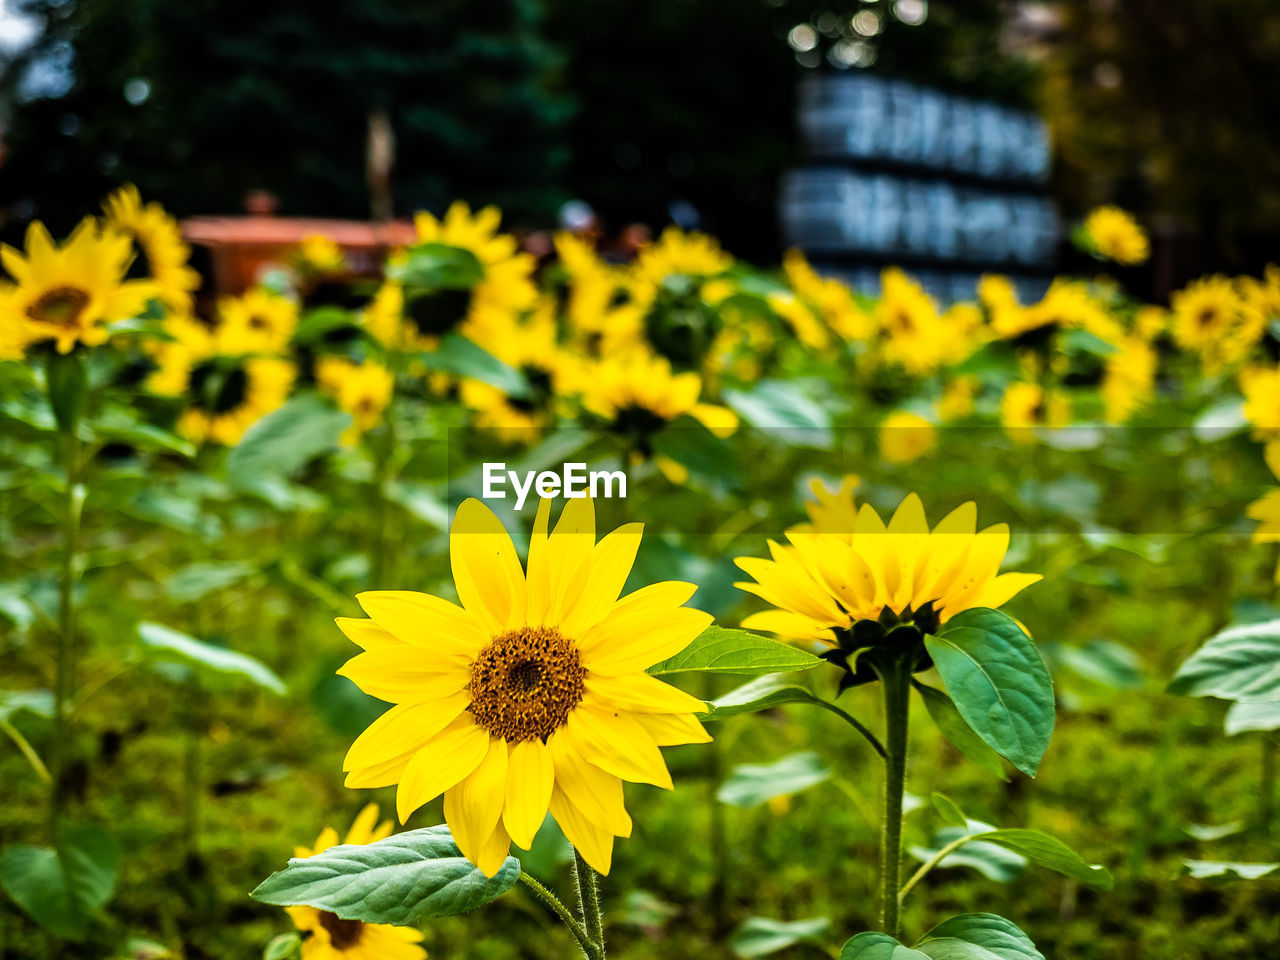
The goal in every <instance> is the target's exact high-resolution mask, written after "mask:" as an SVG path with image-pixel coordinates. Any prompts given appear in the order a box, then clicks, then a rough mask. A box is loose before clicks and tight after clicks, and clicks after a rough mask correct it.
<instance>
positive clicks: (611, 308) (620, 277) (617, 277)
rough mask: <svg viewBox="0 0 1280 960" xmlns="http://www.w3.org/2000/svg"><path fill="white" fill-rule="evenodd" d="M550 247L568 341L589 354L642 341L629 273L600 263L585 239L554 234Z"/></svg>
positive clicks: (615, 350)
mask: <svg viewBox="0 0 1280 960" xmlns="http://www.w3.org/2000/svg"><path fill="white" fill-rule="evenodd" d="M555 248H556V254H557V256H558V257H559V261H560V266H561V268H563V270H564V273H565V278H566V281H567V283H568V291H567V300H566V302H565V317H566V319H567V321H568V326H569V339H570V341H571V342H572V343H573V344H574V345H575V346H576V347H577V348H578V349H579V350H581V351H582V352H583V353H584V354H586V355H588V356H593V357H607V356H610V355H612V354H615V353H619V352H623V351H627V350H633V349H635V348H636V347H639V346H640V345H642V344H643V343H644V308H643V307H642V306H641V305H639V304H637V303H636V301H635V298H634V296H633V293H632V288H633V285H634V281H633V280H632V278H631V276H630V274H629V273H628V272H627V271H625V270H623V269H621V268H619V267H615V266H613V265H612V264H609V263H605V261H604V260H602V259H601V258H600V257H599V255H598V254H597V253H596V252H595V249H594V248H593V247H592V246H591V245H590V244H589V243H587V242H586V241H585V240H582V239H581V238H579V237H576V236H574V235H573V234H571V233H559V234H556V237H555Z"/></svg>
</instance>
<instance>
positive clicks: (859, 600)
mask: <svg viewBox="0 0 1280 960" xmlns="http://www.w3.org/2000/svg"><path fill="white" fill-rule="evenodd" d="M977 517H978V511H977V507H976V506H975V505H974V504H973V503H972V502H970V503H965V504H962V505H961V506H959V507H957V508H956V509H955V510H953V511H951V513H949V514H948V515H947V516H946V517H945V518H943V520H942V521H941V522H939V523H938V525H937V526H935V527H934V528H933V529H932V530H930V529H929V524H928V522H927V520H926V518H925V512H924V506H923V504H922V503H921V502H920V498H919V497H918V496H917V495H916V494H914V493H913V494H910V495H909V496H907V498H906V499H904V500H903V501H902V503H901V504H900V505H899V506H898V509H897V510H896V511H895V512H894V514H893V517H892V519H890V521H889V523H888V524H887V525H886V524H885V523H884V522H883V521H882V520H881V519H880V516H879V514H877V513H876V511H875V510H874V509H873V508H872V507H871V506H870V505H869V504H865V503H864V504H863V505H862V506H861V507H860V508H859V509H858V511H857V515H856V517H855V519H854V523H853V527H852V529H851V531H849V532H845V533H826V532H821V530H817V531H804V530H798V529H793V530H789V531H787V539H788V541H790V545H789V546H785V545H782V544H779V543H776V542H774V541H772V540H771V541H769V552H770V554H771V556H772V559H769V560H765V559H762V558H758V557H738V558H737V559H736V560H735V561H734V562H735V563H736V564H737V565H738V566H739V567H741V568H742V569H743V570H744V571H745V572H746V573H747V575H748V576H750V577H753V578H754V581H755V582H742V583H738V584H736V586H737V587H738V588H739V589H742V590H745V591H747V592H749V593H753V594H755V595H756V596H758V597H760V598H761V599H763V600H764V601H765V602H766V603H769V604H771V605H772V606H773V607H774V608H775V609H773V610H766V611H764V612H761V613H755V614H752V615H751V616H749V617H747V618H746V619H745V620H743V621H742V625H743V627H745V628H747V629H758V630H766V631H769V632H770V633H775V634H778V635H779V636H783V637H789V638H794V639H806V640H818V641H822V642H824V643H828V644H833V645H835V644H840V643H841V640H842V636H843V635H847V634H848V633H849V631H851V630H852V629H853V626H854V624H855V623H857V622H858V621H860V620H873V621H879V623H880V624H881V625H882V626H890V625H893V624H905V623H911V624H914V625H915V626H916V627H917V628H918V629H919V630H920V631H921V632H924V633H929V632H932V631H933V630H936V629H937V626H938V624H939V623H945V622H946V621H947V620H948V619H949V618H951V617H953V616H955V615H956V614H957V613H959V612H960V611H962V610H968V609H971V608H974V607H992V608H994V607H999V606H1001V605H1002V604H1004V603H1005V602H1006V601H1008V600H1009V599H1010V598H1011V597H1013V596H1014V595H1015V594H1017V593H1018V592H1019V591H1020V590H1022V589H1023V588H1024V587H1027V586H1030V585H1031V584H1033V583H1035V582H1036V581H1038V580H1040V579H1041V577H1040V575H1039V574H1029V573H1004V574H998V571H999V569H1000V563H1001V561H1002V560H1003V559H1004V555H1005V552H1006V551H1007V550H1008V548H1009V528H1008V526H1007V525H1005V524H1003V523H1000V524H996V525H994V526H991V527H988V528H986V529H985V530H982V531H978V530H977ZM844 638H845V639H847V637H844Z"/></svg>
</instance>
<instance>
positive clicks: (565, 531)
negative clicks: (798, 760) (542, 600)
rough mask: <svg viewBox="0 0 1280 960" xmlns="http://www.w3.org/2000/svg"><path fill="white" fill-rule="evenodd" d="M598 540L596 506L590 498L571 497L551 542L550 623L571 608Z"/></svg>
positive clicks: (561, 616) (548, 611)
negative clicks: (584, 567) (579, 574)
mask: <svg viewBox="0 0 1280 960" xmlns="http://www.w3.org/2000/svg"><path fill="white" fill-rule="evenodd" d="M595 543H596V513H595V506H594V505H593V504H592V502H591V499H590V498H589V497H582V498H581V499H574V500H570V501H569V502H568V503H566V504H565V506H564V509H563V510H561V511H560V519H559V520H558V521H557V522H556V528H555V530H554V531H552V533H551V536H550V538H549V539H548V541H547V557H548V567H549V570H550V578H549V587H550V589H549V598H550V599H549V601H548V604H547V617H546V622H547V623H549V624H558V623H560V621H561V619H562V618H563V617H564V616H565V614H566V613H568V611H569V610H570V609H571V605H572V600H573V598H572V596H571V593H572V591H573V590H574V588H575V585H579V583H578V571H579V570H580V569H581V567H582V565H583V564H584V563H586V562H587V560H588V559H589V558H590V556H591V552H592V549H593V548H594V547H595Z"/></svg>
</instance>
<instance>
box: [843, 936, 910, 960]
mask: <svg viewBox="0 0 1280 960" xmlns="http://www.w3.org/2000/svg"><path fill="white" fill-rule="evenodd" d="M840 960H929V957H928V955H927V954H923V953H921V952H920V951H919V950H912V949H911V948H910V947H904V946H903V945H902V944H900V943H899V942H898V941H897V940H895V939H894V938H893V937H891V936H889V935H888V934H887V933H874V932H869V933H860V934H858V935H857V936H855V937H850V938H849V939H848V940H846V941H845V944H844V949H842V950H841V951H840Z"/></svg>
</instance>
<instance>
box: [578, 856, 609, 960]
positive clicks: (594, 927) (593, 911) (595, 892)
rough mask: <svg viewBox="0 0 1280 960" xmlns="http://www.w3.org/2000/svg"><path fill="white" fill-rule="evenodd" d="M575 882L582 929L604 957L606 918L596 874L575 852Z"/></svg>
mask: <svg viewBox="0 0 1280 960" xmlns="http://www.w3.org/2000/svg"><path fill="white" fill-rule="evenodd" d="M573 882H574V883H575V884H576V885H577V888H578V909H580V910H581V911H582V927H583V929H584V930H585V931H586V933H587V937H588V938H590V940H591V942H592V943H594V944H595V945H596V946H597V947H599V948H600V955H601V956H604V917H603V915H602V914H601V912H600V890H599V887H598V886H597V885H596V872H595V871H594V870H592V869H591V866H590V864H588V863H587V861H585V860H583V859H582V854H580V853H579V852H578V851H577V849H576V848H575V849H574V851H573Z"/></svg>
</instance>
